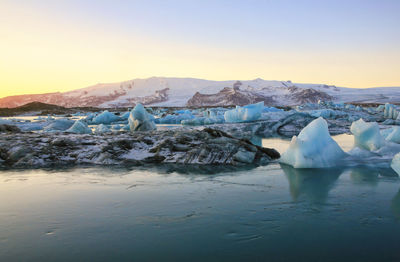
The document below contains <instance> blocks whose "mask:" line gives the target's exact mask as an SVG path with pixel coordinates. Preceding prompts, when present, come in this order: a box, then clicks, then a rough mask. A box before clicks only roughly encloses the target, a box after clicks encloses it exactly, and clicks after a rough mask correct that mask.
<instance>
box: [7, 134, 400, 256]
mask: <svg viewBox="0 0 400 262" xmlns="http://www.w3.org/2000/svg"><path fill="white" fill-rule="evenodd" d="M335 139H336V140H337V141H338V142H339V144H341V146H342V147H348V148H351V143H352V142H351V141H352V140H351V139H352V138H351V136H347V135H342V136H339V137H335ZM288 143H289V141H286V140H280V139H269V140H263V141H262V144H264V145H265V146H269V147H276V148H277V149H278V150H279V151H281V150H284V149H285V146H286V147H287V145H288ZM210 173H211V174H210ZM399 190H400V179H399V177H398V175H397V174H396V173H395V172H394V171H392V170H391V169H390V168H373V167H362V166H358V167H351V168H337V169H316V170H307V169H305V170H299V169H297V170H296V169H293V168H291V167H289V166H284V165H280V164H278V163H273V164H270V165H267V166H262V167H257V168H253V169H239V170H237V171H234V170H223V172H217V170H214V172H207V171H206V172H198V171H193V170H192V171H190V170H189V171H187V170H186V171H185V170H175V169H170V168H168V167H164V168H139V169H138V168H103V167H102V168H101V167H87V168H84V167H81V168H71V169H58V170H43V169H40V170H12V171H11V170H10V171H7V170H3V171H0V261H255V260H258V261H400V248H399V247H400V191H399Z"/></svg>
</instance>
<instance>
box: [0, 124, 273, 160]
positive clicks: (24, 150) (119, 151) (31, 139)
mask: <svg viewBox="0 0 400 262" xmlns="http://www.w3.org/2000/svg"><path fill="white" fill-rule="evenodd" d="M279 157H280V155H279V153H278V152H277V151H276V150H274V149H268V148H263V147H260V146H256V145H253V144H252V143H251V142H250V141H248V140H246V139H237V138H234V137H232V136H230V135H229V134H227V133H225V132H223V131H220V130H215V129H211V128H205V129H203V130H160V131H151V132H134V133H132V134H131V133H118V134H107V135H79V134H67V133H31V132H21V133H3V134H2V135H1V138H0V167H2V168H38V167H53V166H64V165H143V164H163V163H165V164H185V165H192V164H193V165H194V164H196V165H228V166H244V165H262V164H267V163H269V162H270V161H271V160H273V159H278V158H279Z"/></svg>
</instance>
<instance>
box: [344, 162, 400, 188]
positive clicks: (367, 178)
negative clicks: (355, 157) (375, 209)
mask: <svg viewBox="0 0 400 262" xmlns="http://www.w3.org/2000/svg"><path fill="white" fill-rule="evenodd" d="M379 177H398V175H397V173H396V172H394V171H393V169H391V168H371V167H368V166H359V167H353V168H352V169H351V170H350V178H351V180H352V181H353V182H356V183H364V184H368V185H371V186H376V185H377V184H378V182H379Z"/></svg>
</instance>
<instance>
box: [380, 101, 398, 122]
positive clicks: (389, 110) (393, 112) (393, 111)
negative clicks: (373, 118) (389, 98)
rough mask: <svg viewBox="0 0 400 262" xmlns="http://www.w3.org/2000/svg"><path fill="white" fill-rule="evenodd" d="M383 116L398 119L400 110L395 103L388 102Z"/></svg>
mask: <svg viewBox="0 0 400 262" xmlns="http://www.w3.org/2000/svg"><path fill="white" fill-rule="evenodd" d="M383 116H384V117H385V118H390V119H397V117H398V116H399V111H398V110H397V107H396V106H395V105H392V104H389V103H386V104H385V109H384V112H383Z"/></svg>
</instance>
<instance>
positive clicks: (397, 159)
mask: <svg viewBox="0 0 400 262" xmlns="http://www.w3.org/2000/svg"><path fill="white" fill-rule="evenodd" d="M390 167H391V168H392V169H393V170H394V171H396V173H397V174H399V175H400V153H397V154H396V155H395V156H394V157H393V159H392V163H391V164H390Z"/></svg>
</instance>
